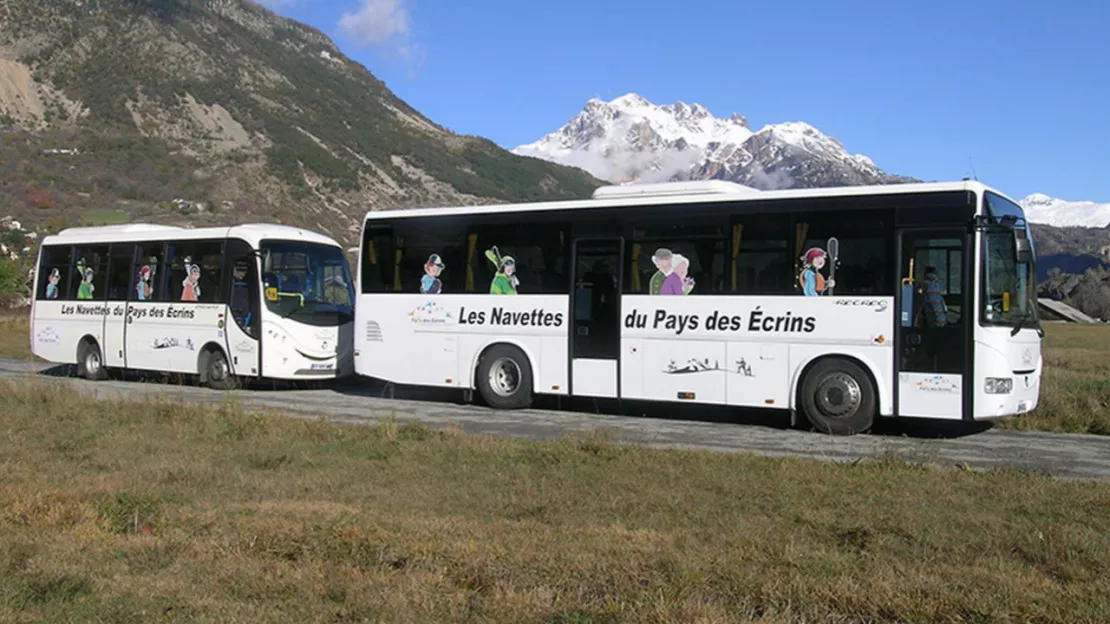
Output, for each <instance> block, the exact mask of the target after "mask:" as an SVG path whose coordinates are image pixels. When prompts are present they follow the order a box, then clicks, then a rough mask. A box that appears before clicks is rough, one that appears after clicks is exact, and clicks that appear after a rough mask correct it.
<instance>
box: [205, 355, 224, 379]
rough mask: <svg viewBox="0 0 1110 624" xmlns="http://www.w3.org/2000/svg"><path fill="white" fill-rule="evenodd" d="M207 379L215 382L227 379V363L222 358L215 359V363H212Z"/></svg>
mask: <svg viewBox="0 0 1110 624" xmlns="http://www.w3.org/2000/svg"><path fill="white" fill-rule="evenodd" d="M209 377H211V378H212V379H214V380H215V381H223V380H224V378H225V377H227V362H225V361H224V360H223V358H215V361H214V362H212V366H211V371H210V372H209Z"/></svg>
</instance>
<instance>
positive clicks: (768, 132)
mask: <svg viewBox="0 0 1110 624" xmlns="http://www.w3.org/2000/svg"><path fill="white" fill-rule="evenodd" d="M513 152H515V153H517V154H520V155H524V156H534V157H536V158H541V159H544V160H549V161H554V162H557V163H561V164H565V165H571V166H575V167H579V168H581V169H585V170H586V171H588V172H590V173H591V174H593V175H594V176H595V177H597V178H600V179H602V180H607V181H610V182H632V181H635V182H660V181H666V180H685V179H721V180H731V181H734V182H739V183H741V184H744V185H747V186H751V187H755V188H760V189H773V188H797V187H815V186H839V185H856V184H882V183H897V182H909V181H912V180H911V179H910V178H904V177H901V176H894V175H890V174H887V173H885V172H883V171H882V170H880V169H879V168H878V167H877V166H875V163H874V162H872V161H871V159H870V158H868V157H866V156H863V155H859V154H850V153H849V152H848V151H847V150H846V149H844V146H843V145H841V144H840V142H839V141H837V140H836V139H834V138H832V137H829V136H826V135H824V134H822V133H821V132H820V131H819V130H817V129H816V128H814V127H813V126H811V125H809V124H807V123H804V122H797V121H796V122H787V123H781V124H772V125H767V126H764V127H762V128H760V129H759V130H756V131H753V130H752V129H751V128H750V127H748V121H747V119H745V118H744V117H743V116H742V115H739V114H733V115H732V116H730V117H728V118H719V117H715V116H713V114H712V113H710V112H709V111H708V110H706V108H705V107H704V106H701V105H700V104H693V105H689V104H686V103H684V102H677V103H675V104H668V105H664V106H659V105H656V104H653V103H651V102H649V101H648V100H647V99H646V98H644V97H642V96H640V95H638V94H635V93H629V94H626V95H623V96H621V97H619V98H616V99H614V100H611V101H609V102H605V101H603V100H601V99H598V98H593V99H591V100H589V101H588V102H586V107H585V108H584V109H583V110H582V112H580V113H578V115H576V116H575V117H574V118H573V119H571V120H570V121H569V122H567V124H566V125H564V126H563V127H562V128H559V129H558V130H556V131H555V132H552V133H551V134H548V135H547V136H545V137H543V138H541V139H540V140H538V141H536V142H534V143H529V144H527V145H521V146H519V147H517V148H515V149H514V150H513Z"/></svg>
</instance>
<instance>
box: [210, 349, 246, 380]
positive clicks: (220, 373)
mask: <svg viewBox="0 0 1110 624" xmlns="http://www.w3.org/2000/svg"><path fill="white" fill-rule="evenodd" d="M203 375H204V377H203V379H204V381H205V383H206V384H208V387H209V388H213V389H216V390H232V389H234V388H235V387H237V386H238V385H239V384H238V380H237V379H236V378H235V375H232V374H231V366H230V365H228V363H227V356H226V355H224V352H223V351H220V350H219V349H213V350H211V351H209V352H208V357H206V358H204V373H203Z"/></svg>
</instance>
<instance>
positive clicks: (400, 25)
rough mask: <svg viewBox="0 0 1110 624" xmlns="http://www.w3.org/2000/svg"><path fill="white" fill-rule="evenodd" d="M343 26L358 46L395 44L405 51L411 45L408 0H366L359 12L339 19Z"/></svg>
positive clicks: (346, 33) (341, 26)
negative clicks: (406, 1) (409, 39)
mask: <svg viewBox="0 0 1110 624" xmlns="http://www.w3.org/2000/svg"><path fill="white" fill-rule="evenodd" d="M339 29H340V30H341V31H342V32H343V34H345V35H347V36H348V37H350V38H351V39H353V40H354V41H355V43H356V44H358V45H375V46H381V45H385V44H388V43H395V44H397V46H398V49H401V50H404V49H405V48H406V47H407V46H410V45H411V44H410V43H409V41H408V38H409V11H408V8H406V7H405V0H362V2H361V4H360V5H359V7H358V10H357V11H354V12H348V13H344V14H343V17H341V18H339Z"/></svg>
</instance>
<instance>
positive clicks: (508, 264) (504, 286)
mask: <svg viewBox="0 0 1110 624" xmlns="http://www.w3.org/2000/svg"><path fill="white" fill-rule="evenodd" d="M486 258H488V259H489V261H490V262H492V263H493V266H495V267H497V272H496V273H494V274H493V281H491V282H490V285H489V294H491V295H515V294H517V292H516V289H517V286H519V285H520V280H518V279H517V277H516V260H514V259H513V257H512V256H502V255H501V252H500V251H498V249H497V247H496V246H495V247H492V248H490V249H488V250H486Z"/></svg>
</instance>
